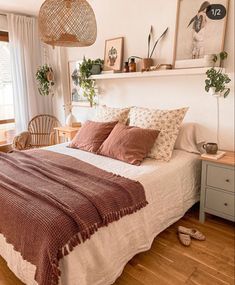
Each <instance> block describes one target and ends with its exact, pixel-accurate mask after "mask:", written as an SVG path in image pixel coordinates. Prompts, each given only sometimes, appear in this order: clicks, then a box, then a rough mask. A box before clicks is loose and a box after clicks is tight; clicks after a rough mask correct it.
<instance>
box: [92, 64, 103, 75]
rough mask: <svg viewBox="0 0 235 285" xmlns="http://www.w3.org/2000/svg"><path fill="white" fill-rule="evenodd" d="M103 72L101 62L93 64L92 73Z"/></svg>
mask: <svg viewBox="0 0 235 285" xmlns="http://www.w3.org/2000/svg"><path fill="white" fill-rule="evenodd" d="M100 73H101V65H100V64H93V65H92V67H91V74H92V75H96V74H100Z"/></svg>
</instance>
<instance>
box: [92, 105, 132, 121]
mask: <svg viewBox="0 0 235 285" xmlns="http://www.w3.org/2000/svg"><path fill="white" fill-rule="evenodd" d="M129 112H130V108H124V109H120V108H110V107H107V106H99V107H98V108H97V111H96V115H95V118H94V119H93V121H96V122H114V121H118V122H119V123H123V124H126V122H127V120H128V114H129Z"/></svg>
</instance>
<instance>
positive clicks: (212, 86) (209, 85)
mask: <svg viewBox="0 0 235 285" xmlns="http://www.w3.org/2000/svg"><path fill="white" fill-rule="evenodd" d="M227 57H228V54H227V53H226V52H221V53H220V54H219V58H220V60H221V64H222V62H223V61H224V60H225V59H226V58H227ZM217 59H218V56H217V55H215V56H214V60H213V61H214V62H216V61H217ZM206 75H207V78H206V80H205V84H206V85H205V90H206V92H208V93H209V94H210V95H213V96H215V97H221V96H223V97H224V98H226V97H227V96H228V94H229V93H230V88H228V87H227V84H228V83H229V82H230V81H231V79H230V78H229V76H228V75H227V74H226V73H224V72H223V69H222V68H219V69H215V68H214V67H212V68H210V69H208V70H207V72H206Z"/></svg>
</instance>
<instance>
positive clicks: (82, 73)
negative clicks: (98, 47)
mask: <svg viewBox="0 0 235 285" xmlns="http://www.w3.org/2000/svg"><path fill="white" fill-rule="evenodd" d="M103 63H104V61H103V60H101V59H96V60H91V59H86V58H85V57H84V59H83V62H82V63H80V64H79V73H78V82H79V85H80V86H81V88H82V89H83V95H84V96H85V97H87V100H88V101H89V103H90V106H91V107H92V106H93V104H94V97H95V95H96V92H95V80H94V79H90V76H91V75H94V74H99V73H100V72H101V70H102V67H103Z"/></svg>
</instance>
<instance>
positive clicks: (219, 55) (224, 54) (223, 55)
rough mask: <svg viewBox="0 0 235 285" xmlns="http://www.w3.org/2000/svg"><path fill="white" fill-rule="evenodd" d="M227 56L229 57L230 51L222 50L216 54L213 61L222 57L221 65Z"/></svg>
mask: <svg viewBox="0 0 235 285" xmlns="http://www.w3.org/2000/svg"><path fill="white" fill-rule="evenodd" d="M227 58H228V53H227V52H226V51H222V52H220V53H219V54H214V55H213V59H212V61H213V62H214V63H216V62H217V60H218V59H220V62H221V66H222V65H223V61H224V60H225V59H227Z"/></svg>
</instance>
